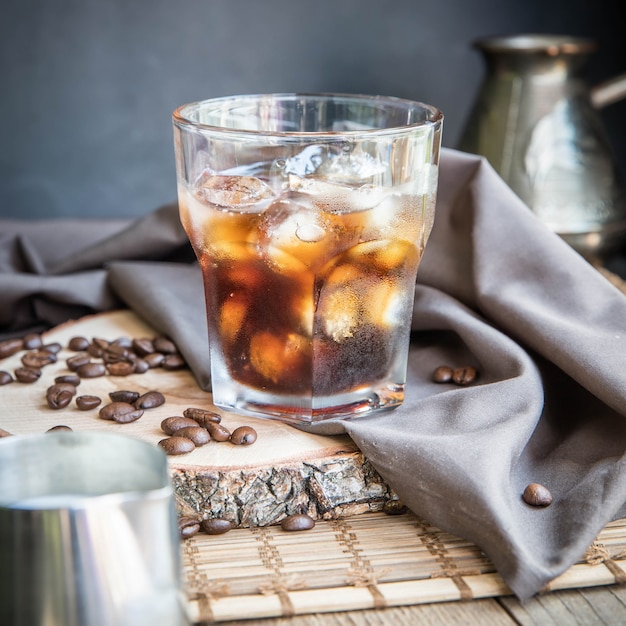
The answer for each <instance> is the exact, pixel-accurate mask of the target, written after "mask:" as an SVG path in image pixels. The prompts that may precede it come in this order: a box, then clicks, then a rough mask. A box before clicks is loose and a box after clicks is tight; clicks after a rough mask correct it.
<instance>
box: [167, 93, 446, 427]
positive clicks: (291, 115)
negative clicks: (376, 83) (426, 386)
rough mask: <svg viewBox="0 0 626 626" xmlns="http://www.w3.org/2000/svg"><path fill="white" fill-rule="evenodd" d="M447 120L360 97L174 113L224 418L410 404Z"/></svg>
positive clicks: (216, 395)
mask: <svg viewBox="0 0 626 626" xmlns="http://www.w3.org/2000/svg"><path fill="white" fill-rule="evenodd" d="M442 119H443V118H442V115H441V113H440V112H439V111H438V110H437V109H436V108H434V107H432V106H428V105H425V104H420V103H417V102H412V101H408V100H402V99H398V98H384V97H367V96H351V95H298V94H284V95H283V94H281V95H253V96H237V97H230V98H220V99H215V100H208V101H204V102H198V103H192V104H188V105H184V106H182V107H180V108H178V109H177V110H176V111H175V112H174V135H175V146H176V157H177V174H178V195H179V206H180V215H181V220H182V223H183V225H184V227H185V230H186V232H187V234H188V236H189V239H190V241H191V244H192V246H193V248H194V250H195V252H196V255H197V257H198V261H199V263H200V265H201V268H202V274H203V277H204V290H205V297H206V307H207V319H208V331H209V352H210V357H209V354H207V358H210V362H211V385H212V394H213V402H214V404H215V405H216V406H219V407H223V408H225V409H228V410H233V411H238V412H243V413H248V414H253V415H257V416H265V417H272V418H278V419H281V420H285V421H289V422H294V423H302V422H304V423H307V422H316V421H319V420H325V419H330V418H348V417H356V416H360V415H366V414H369V413H371V412H372V411H378V410H381V409H388V408H392V407H395V406H398V405H399V404H400V403H401V402H402V401H403V398H404V388H405V381H406V367H407V355H408V349H409V334H410V323H411V316H412V311H413V298H414V289H415V281H416V274H417V270H418V266H419V263H420V259H421V257H422V254H423V252H424V246H425V245H426V241H427V239H428V236H429V233H430V230H431V228H432V225H433V219H434V211H435V196H436V189H437V175H438V161H439V150H440V144H441V130H442Z"/></svg>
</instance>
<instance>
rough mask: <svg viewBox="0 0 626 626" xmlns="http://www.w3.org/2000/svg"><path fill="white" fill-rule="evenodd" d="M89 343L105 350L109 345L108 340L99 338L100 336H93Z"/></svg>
mask: <svg viewBox="0 0 626 626" xmlns="http://www.w3.org/2000/svg"><path fill="white" fill-rule="evenodd" d="M91 343H92V344H93V345H94V346H97V347H98V348H100V350H106V349H107V348H108V347H109V345H110V342H109V341H107V340H106V339H100V337H94V338H93V339H92V340H91Z"/></svg>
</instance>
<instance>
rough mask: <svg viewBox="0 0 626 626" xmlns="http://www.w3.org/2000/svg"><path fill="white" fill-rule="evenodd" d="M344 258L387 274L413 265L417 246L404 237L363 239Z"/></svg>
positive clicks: (415, 259)
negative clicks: (374, 239) (363, 240)
mask: <svg viewBox="0 0 626 626" xmlns="http://www.w3.org/2000/svg"><path fill="white" fill-rule="evenodd" d="M345 260H347V261H350V262H352V263H355V264H359V265H361V266H362V267H364V268H370V269H371V270H372V271H374V272H380V273H382V274H387V273H389V272H393V271H401V270H402V269H403V268H404V267H413V265H414V264H415V263H416V261H417V248H416V247H415V246H414V245H413V244H412V243H411V242H410V241H406V240H405V239H395V240H389V239H381V240H378V241H365V242H363V243H360V244H358V245H356V246H354V247H353V248H351V249H350V250H349V251H348V252H347V254H346V257H345Z"/></svg>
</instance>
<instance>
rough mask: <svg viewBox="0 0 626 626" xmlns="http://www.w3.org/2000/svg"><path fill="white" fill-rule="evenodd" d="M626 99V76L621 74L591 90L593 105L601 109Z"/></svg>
mask: <svg viewBox="0 0 626 626" xmlns="http://www.w3.org/2000/svg"><path fill="white" fill-rule="evenodd" d="M624 97H626V74H620V75H619V76H616V77H615V78H611V79H610V80H607V81H605V82H603V83H600V84H599V85H596V86H595V87H592V88H591V104H593V106H594V107H595V108H596V109H601V108H602V107H605V106H607V105H609V104H613V103H614V102H617V101H618V100H621V99H622V98H624Z"/></svg>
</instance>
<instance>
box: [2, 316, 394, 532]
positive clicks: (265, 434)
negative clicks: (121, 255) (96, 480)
mask: <svg viewBox="0 0 626 626" xmlns="http://www.w3.org/2000/svg"><path fill="white" fill-rule="evenodd" d="M155 335H156V332H155V331H154V329H152V328H150V326H148V325H147V324H146V323H145V322H144V321H143V320H141V319H140V318H139V317H138V316H137V315H135V314H134V313H132V312H131V311H128V310H123V311H115V312H112V313H106V314H100V315H95V316H91V317H86V318H83V319H80V320H77V321H74V322H70V323H67V324H64V325H62V326H60V327H58V328H55V329H53V330H52V331H50V332H49V333H46V335H45V337H44V340H45V342H46V343H50V342H59V343H60V344H61V345H62V346H63V347H64V349H63V350H62V351H61V352H60V353H59V354H58V361H57V363H55V364H52V365H47V366H45V367H44V368H43V374H42V376H41V378H40V379H39V380H38V381H37V382H36V383H33V384H24V383H17V382H15V383H11V384H8V385H5V386H2V387H0V403H1V407H2V408H1V410H0V428H2V429H4V430H6V431H8V432H10V433H13V434H15V435H19V434H27V433H42V432H45V431H46V430H47V429H49V428H51V427H53V426H56V425H59V424H64V425H67V426H70V427H71V428H72V429H73V430H104V431H113V432H117V433H122V434H125V435H129V436H132V437H138V438H140V439H143V440H146V441H149V442H153V443H154V444H155V445H156V444H157V443H158V441H159V440H160V439H162V438H163V437H165V434H164V433H163V432H162V431H161V428H160V424H161V421H162V420H163V419H164V418H166V417H170V416H172V415H181V414H182V411H183V410H184V409H185V408H187V407H192V406H194V407H203V408H209V409H212V410H217V409H215V407H214V406H213V405H212V404H211V394H210V393H207V392H205V391H203V390H202V389H201V388H200V387H199V386H198V384H197V383H196V381H195V379H194V378H193V376H192V374H191V372H190V371H189V370H188V369H185V370H180V371H166V370H163V369H153V370H149V371H148V372H146V373H145V374H132V375H130V376H125V377H120V376H109V375H107V376H104V377H100V378H92V379H84V380H83V381H82V382H81V384H80V386H79V387H78V395H82V394H93V395H97V396H99V397H101V398H102V399H103V404H104V403H106V402H108V401H109V397H108V394H109V393H110V392H111V391H114V390H118V389H131V390H136V391H139V392H140V393H144V392H146V391H149V390H151V389H156V390H159V391H161V392H162V393H163V394H164V395H165V397H166V403H165V404H164V405H162V406H160V407H157V408H155V409H151V410H147V411H146V412H145V413H144V415H143V416H142V417H141V418H140V419H139V420H137V421H136V422H133V423H130V424H118V423H115V422H111V421H108V420H103V419H100V418H99V417H98V410H99V408H97V409H94V410H91V411H79V410H78V409H77V408H76V406H75V404H74V403H72V404H70V405H69V406H68V407H67V408H66V409H62V410H58V411H55V410H52V409H50V408H49V407H48V406H47V404H46V400H45V394H46V389H47V387H48V386H49V385H51V384H52V383H53V382H54V378H55V377H56V376H58V375H59V374H63V373H70V371H69V370H68V369H67V365H66V360H67V358H68V357H70V356H72V355H73V354H75V353H74V352H71V351H69V350H67V349H66V346H67V344H68V342H69V340H70V339H71V338H72V337H74V336H84V337H86V338H88V339H92V338H94V337H99V338H102V339H107V340H114V339H117V338H119V337H123V336H125V337H131V338H134V337H154V336H155ZM22 355H23V352H22V353H18V354H15V355H13V356H11V357H9V358H6V359H3V360H0V370H6V371H9V372H12V371H13V370H14V369H15V368H16V367H19V366H20V365H21V361H20V359H21V356H22ZM222 423H223V424H224V425H225V426H226V427H227V428H229V429H230V430H233V429H234V428H235V427H237V426H241V425H250V426H252V427H253V428H254V429H255V430H256V431H257V432H258V439H257V441H256V443H254V444H253V445H251V446H235V445H232V444H230V443H218V442H214V441H212V442H210V443H209V444H208V445H206V446H203V447H201V448H197V449H196V450H194V451H193V452H191V453H190V454H187V455H184V456H176V457H169V459H170V460H169V463H170V468H171V473H172V479H173V482H174V487H175V490H176V494H177V498H178V506H179V509H180V512H181V513H184V514H187V515H195V516H199V517H202V516H205V517H208V516H210V517H226V518H228V519H230V520H231V521H232V522H234V523H235V525H237V526H259V525H260V526H265V525H267V524H272V523H277V522H279V521H280V520H281V519H282V518H283V517H285V516H286V515H290V514H292V513H295V512H307V513H308V514H309V515H311V516H312V517H314V518H316V519H333V518H337V517H342V516H347V515H355V514H359V513H365V512H370V511H376V510H380V509H381V508H382V506H383V504H384V502H385V501H387V500H389V499H392V498H394V497H395V495H394V494H393V492H392V490H391V489H390V488H389V487H388V486H387V485H386V484H385V483H384V482H383V480H382V479H381V477H380V476H379V475H378V473H377V472H376V471H375V470H374V468H373V467H372V466H371V464H370V463H369V462H368V461H367V460H366V459H364V457H363V455H362V454H361V453H360V451H359V450H358V449H357V448H356V446H355V445H354V443H353V442H352V440H351V439H350V438H349V437H347V436H338V437H324V436H319V435H312V434H308V433H304V432H302V431H299V430H297V429H295V428H294V427H292V426H289V425H287V424H283V423H280V422H277V421H274V420H264V419H255V418H250V417H242V416H239V415H235V414H230V413H224V414H223V421H222Z"/></svg>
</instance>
